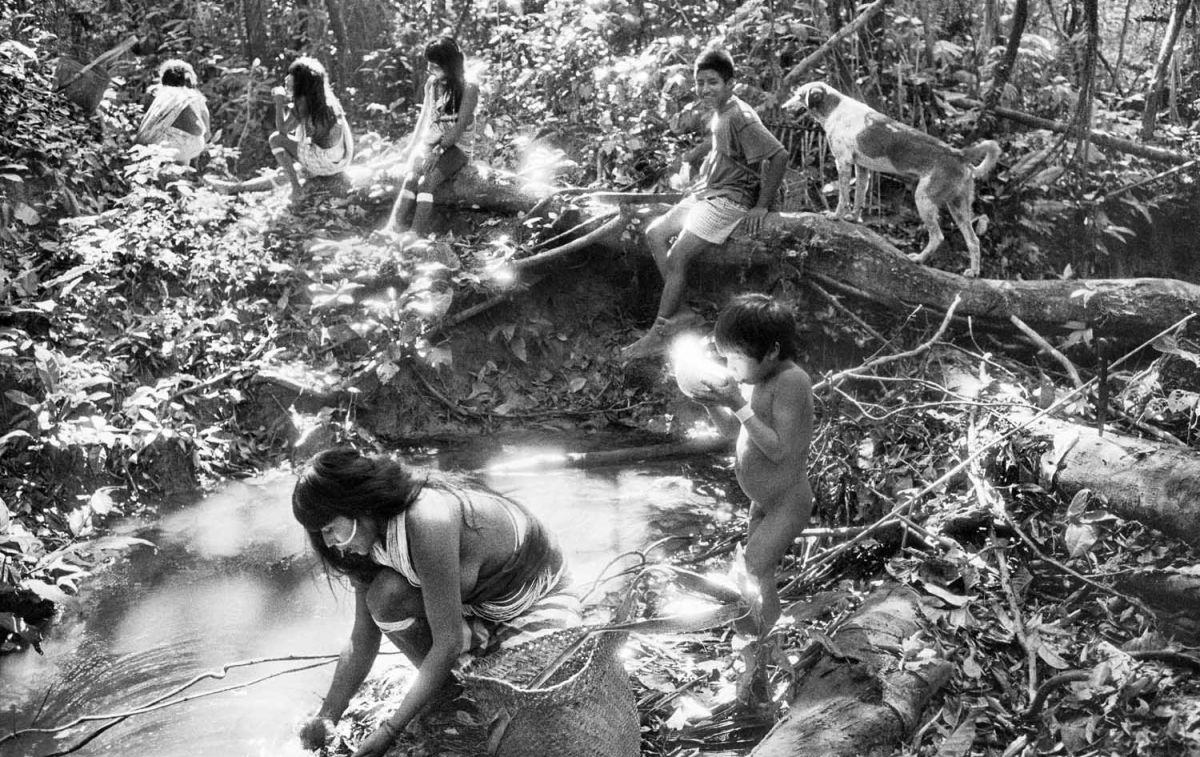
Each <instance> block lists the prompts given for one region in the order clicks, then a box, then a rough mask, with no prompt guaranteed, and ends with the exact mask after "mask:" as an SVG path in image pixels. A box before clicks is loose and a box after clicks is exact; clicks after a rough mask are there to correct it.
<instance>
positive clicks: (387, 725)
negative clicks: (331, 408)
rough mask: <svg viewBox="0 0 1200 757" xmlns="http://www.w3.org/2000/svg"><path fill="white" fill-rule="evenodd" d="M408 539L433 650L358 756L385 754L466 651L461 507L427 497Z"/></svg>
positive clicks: (416, 509) (414, 512)
mask: <svg viewBox="0 0 1200 757" xmlns="http://www.w3.org/2000/svg"><path fill="white" fill-rule="evenodd" d="M407 523H408V537H409V547H410V550H411V554H412V560H413V567H414V568H416V571H417V575H418V576H419V577H420V579H421V594H422V597H423V600H424V603H425V616H426V619H427V620H428V622H429V630H430V632H431V635H432V637H433V645H432V646H431V647H430V649H429V653H428V654H426V655H425V659H424V660H422V661H421V666H420V667H419V668H418V669H417V677H416V678H415V679H414V680H413V682H412V686H410V687H409V689H408V692H407V693H406V694H405V695H404V699H403V700H401V702H400V706H399V707H397V708H396V711H395V712H393V713H392V714H391V716H390V717H388V719H387V720H385V721H383V723H382V724H381V725H380V726H379V728H378V729H377V730H376V731H375V732H374V733H372V734H371V735H370V736H369V737H368V738H367V739H366V740H365V741H363V743H362V744H360V745H359V747H358V751H357V752H355V753H354V757H376V756H377V755H382V754H384V753H385V752H386V751H387V749H388V747H389V746H390V745H391V743H392V741H393V740H395V738H396V735H397V734H399V733H400V732H402V731H403V730H404V728H405V726H407V725H408V723H409V721H410V720H412V719H413V717H415V716H416V714H417V713H418V712H420V711H421V708H422V707H424V706H425V705H426V704H427V703H428V702H429V701H430V700H431V699H432V698H433V695H434V694H435V693H437V690H438V689H439V688H440V687H441V686H442V684H443V683H445V681H446V680H447V679H448V678H449V677H450V671H451V669H452V668H453V666H454V661H455V660H456V659H457V658H458V655H459V653H460V652H461V651H462V623H463V610H462V565H461V559H462V558H461V549H460V539H461V536H462V518H461V514H460V512H459V508H458V507H454V506H447V499H446V498H443V497H439V496H436V495H434V496H430V494H429V493H428V492H427V493H425V494H422V495H421V498H420V499H418V500H417V502H416V503H414V504H413V506H412V507H411V508H410V509H409V511H408V518H407Z"/></svg>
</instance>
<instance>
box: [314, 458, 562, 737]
mask: <svg viewBox="0 0 1200 757" xmlns="http://www.w3.org/2000/svg"><path fill="white" fill-rule="evenodd" d="M432 475H433V474H431V475H430V476H429V477H422V476H418V475H416V474H414V472H413V471H412V470H410V469H409V468H408V467H406V466H405V465H403V464H402V463H399V462H397V461H395V460H392V459H390V458H387V457H383V456H364V455H361V454H359V453H358V452H356V451H354V450H351V449H333V450H327V451H325V452H322V453H321V454H319V455H317V456H316V457H315V458H314V459H313V460H312V462H311V463H310V464H309V465H308V466H307V467H306V469H305V470H304V471H303V473H302V474H301V476H300V479H299V481H297V483H296V488H295V490H294V491H293V493H292V512H293V514H294V515H295V516H296V520H298V521H300V523H301V525H303V526H304V528H305V529H306V530H307V531H308V535H309V538H310V539H311V541H312V544H313V547H314V548H315V549H316V551H317V554H318V555H319V556H320V557H321V559H322V560H323V561H324V562H325V564H326V565H327V566H328V567H329V568H331V569H332V570H333V571H335V572H337V573H340V574H342V575H345V576H346V577H348V578H349V580H350V582H351V584H352V585H353V586H354V590H355V614H354V628H353V630H352V631H351V633H350V642H349V644H347V645H346V647H345V649H343V651H342V653H341V657H340V658H339V659H338V662H337V667H336V669H335V670H334V673H333V682H332V683H331V684H330V686H329V693H328V694H326V696H325V702H324V704H323V705H322V706H321V709H320V710H319V711H318V713H317V714H316V716H314V717H313V718H310V719H309V721H308V722H306V723H305V724H304V726H303V727H302V729H301V732H300V738H301V741H302V742H303V743H304V746H305V747H306V748H309V749H314V748H318V747H321V746H324V744H325V739H326V735H327V733H329V732H331V730H332V724H333V723H334V722H336V721H337V719H338V718H339V717H341V715H342V713H343V712H344V711H345V710H346V706H347V705H348V704H349V702H350V698H351V696H353V695H354V693H355V691H357V690H358V687H359V686H360V685H361V684H362V682H363V680H364V679H365V678H366V676H367V672H368V671H369V670H370V668H371V664H372V663H373V662H374V660H375V656H376V654H378V652H379V643H380V639H381V637H382V635H383V634H387V637H388V639H390V640H391V641H392V643H393V644H395V645H396V647H397V648H399V649H400V651H401V652H403V653H404V654H405V655H406V656H407V657H408V658H409V659H410V660H411V661H412V663H413V664H414V665H415V666H416V667H417V675H416V678H415V679H414V680H413V682H412V685H411V686H410V687H409V689H408V691H407V693H406V694H405V695H404V698H403V699H402V700H401V702H400V706H399V707H398V708H397V709H396V710H395V712H393V713H392V714H391V716H390V717H388V718H387V719H385V720H384V721H383V722H381V723H380V725H379V727H378V728H377V729H376V730H375V731H374V732H373V733H372V734H371V735H370V736H368V737H367V738H366V739H365V740H364V741H363V742H362V744H360V745H359V747H358V751H356V752H355V753H354V755H355V757H371V756H373V755H382V754H384V753H385V752H386V751H387V749H388V747H389V746H390V745H391V743H392V741H393V740H394V739H395V737H396V736H397V735H398V734H399V733H400V732H401V731H402V730H403V729H404V727H405V726H407V725H408V723H409V721H410V720H412V719H413V717H414V716H416V714H417V713H418V712H419V711H420V710H421V708H422V707H423V706H424V705H426V704H427V703H428V702H429V701H430V700H431V699H432V698H433V695H434V694H435V693H436V692H437V690H438V689H439V687H441V686H442V684H444V683H445V682H446V681H447V680H448V679H449V678H450V676H451V672H452V670H453V668H454V664H455V661H456V660H457V659H458V657H459V655H460V654H461V653H462V652H467V651H469V652H472V653H474V654H485V653H487V652H490V651H493V650H495V649H497V648H498V647H500V646H501V645H503V646H509V645H512V644H518V643H522V642H524V641H528V640H529V639H532V638H535V637H536V636H538V635H541V634H542V633H548V632H551V631H554V630H557V629H559V628H564V627H568V626H571V625H577V624H579V623H580V622H581V618H580V609H579V600H578V599H577V598H576V597H574V596H572V595H571V594H570V593H568V592H567V584H568V579H567V571H566V565H565V561H564V559H563V555H562V552H561V550H560V549H559V547H558V544H557V542H556V541H555V539H554V537H553V535H551V534H550V532H549V531H547V530H546V528H545V527H544V526H543V525H542V524H541V523H540V522H539V521H538V520H537V519H536V518H535V517H534V516H533V515H532V514H531V513H530V512H529V511H527V510H526V509H525V508H524V507H522V506H521V505H519V504H517V503H516V502H513V501H512V500H509V499H507V498H505V497H503V496H500V495H499V494H496V493H493V492H490V491H488V490H486V489H483V488H480V487H474V486H472V487H471V488H469V489H468V488H465V487H464V486H462V485H460V484H458V483H455V482H453V481H450V480H448V479H442V478H439V479H435V478H433V477H432ZM329 735H331V733H330V734H329Z"/></svg>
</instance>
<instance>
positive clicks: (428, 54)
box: [425, 36, 467, 115]
mask: <svg viewBox="0 0 1200 757" xmlns="http://www.w3.org/2000/svg"><path fill="white" fill-rule="evenodd" d="M425 60H427V61H429V62H430V63H435V64H437V65H439V66H441V67H442V70H444V71H445V72H446V85H447V92H446V99H445V101H444V102H443V104H442V110H443V112H445V113H447V114H449V115H454V114H456V113H458V109H459V108H460V107H461V106H462V99H463V91H464V90H465V89H466V88H467V75H466V71H465V61H466V56H464V55H463V51H462V49H461V48H459V46H458V42H456V41H455V40H454V37H446V36H443V37H438V38H437V39H435V40H433V41H432V42H430V43H429V44H428V45H426V46H425Z"/></svg>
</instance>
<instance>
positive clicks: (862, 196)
mask: <svg viewBox="0 0 1200 757" xmlns="http://www.w3.org/2000/svg"><path fill="white" fill-rule="evenodd" d="M870 188H871V170H870V169H869V168H864V167H862V166H860V165H857V164H856V165H855V166H854V214H853V218H854V220H855V221H857V222H858V223H862V219H863V207H864V206H865V205H866V204H867V190H868V189H870Z"/></svg>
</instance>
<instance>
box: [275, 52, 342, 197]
mask: <svg viewBox="0 0 1200 757" xmlns="http://www.w3.org/2000/svg"><path fill="white" fill-rule="evenodd" d="M289 93H290V94H291V98H292V109H291V112H290V113H288V112H287V97H288V94H289ZM271 94H272V95H273V96H274V98H275V132H274V133H272V134H271V138H270V144H271V153H272V154H274V156H275V160H276V161H278V163H279V167H280V168H282V169H283V173H284V174H285V175H286V176H287V177H288V181H290V182H291V184H292V194H293V195H294V196H299V194H300V192H301V184H300V176H299V175H298V174H297V173H296V167H295V166H294V165H293V162H299V163H300V168H301V169H302V170H303V171H304V172H305V173H306V174H307V175H309V176H335V175H337V174H339V173H341V172H342V171H344V170H346V167H347V166H349V165H350V161H351V160H352V159H353V158H354V138H353V136H352V135H351V133H350V124H349V123H348V122H347V121H346V113H345V111H343V110H342V105H341V103H339V102H338V100H337V98H336V97H334V95H333V91H332V90H331V89H330V88H329V77H328V76H327V75H326V73H325V67H324V66H322V65H321V62H320V61H318V60H317V59H316V58H310V57H308V56H305V57H302V58H297V59H296V60H294V61H293V62H292V65H291V66H289V67H288V75H287V82H286V87H276V88H275V89H274V90H272V92H271Z"/></svg>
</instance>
